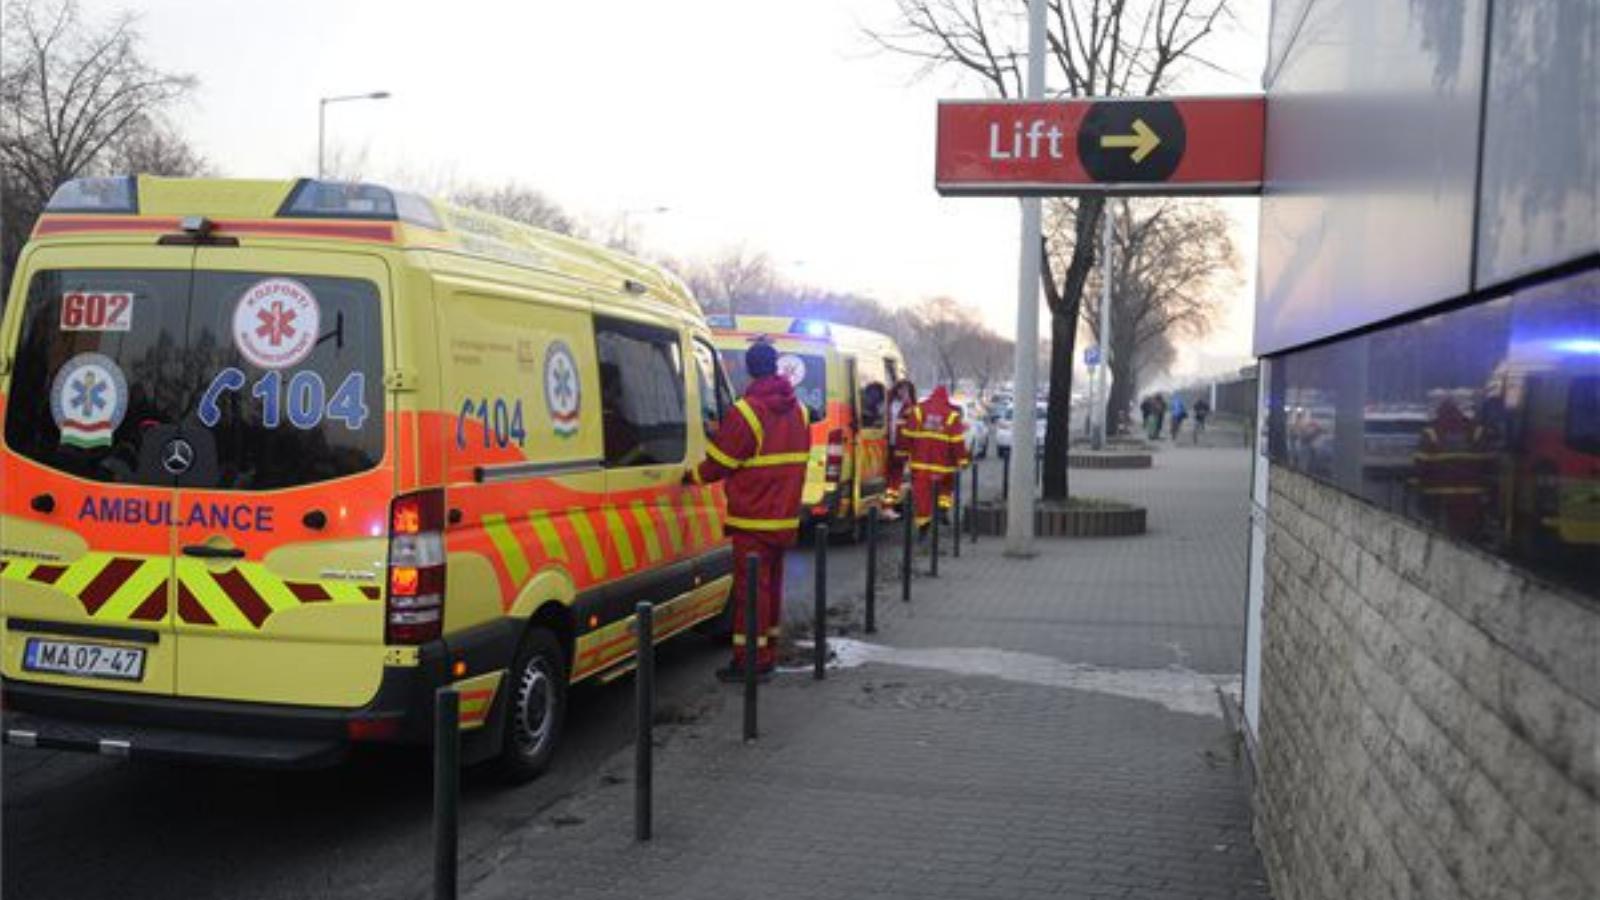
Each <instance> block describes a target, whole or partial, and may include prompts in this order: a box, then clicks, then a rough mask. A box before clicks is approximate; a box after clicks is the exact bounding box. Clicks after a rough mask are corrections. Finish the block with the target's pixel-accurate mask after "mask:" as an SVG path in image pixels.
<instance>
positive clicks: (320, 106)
mask: <svg viewBox="0 0 1600 900" xmlns="http://www.w3.org/2000/svg"><path fill="white" fill-rule="evenodd" d="M387 99H389V92H388V91H373V92H372V93H370V94H343V95H341V96H338V97H323V98H321V99H319V100H318V101H317V177H318V178H321V177H322V176H323V174H324V169H325V160H326V153H325V144H324V140H323V139H324V136H325V135H326V134H327V130H328V129H327V124H328V104H329V103H343V102H345V101H346V100H387Z"/></svg>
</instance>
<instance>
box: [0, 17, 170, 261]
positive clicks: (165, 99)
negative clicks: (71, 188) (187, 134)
mask: <svg viewBox="0 0 1600 900" xmlns="http://www.w3.org/2000/svg"><path fill="white" fill-rule="evenodd" d="M7 12H8V18H9V22H8V25H9V26H10V27H9V28H8V29H7V32H6V36H5V43H4V67H3V68H0V106H3V107H4V109H5V114H4V115H3V116H0V167H3V171H0V177H3V178H4V179H5V184H4V190H5V202H6V210H5V214H6V220H5V229H6V232H5V235H4V246H3V256H4V261H5V263H6V268H7V269H8V270H9V268H10V264H11V263H12V262H13V261H14V260H15V259H16V255H17V253H19V252H20V251H21V248H22V243H23V242H24V241H25V240H26V239H27V235H28V233H29V232H30V231H31V230H32V228H33V221H34V219H35V218H37V216H38V214H39V211H40V210H41V209H43V208H44V204H45V202H46V201H48V200H49V199H50V195H51V194H52V193H54V192H55V189H56V188H57V187H59V186H60V185H61V183H62V182H65V181H67V180H69V179H72V178H75V177H78V176H80V175H84V174H90V173H95V172H98V171H103V170H104V168H105V166H106V165H108V164H109V163H110V162H111V160H112V159H113V158H114V157H115V155H116V153H115V151H116V150H117V148H118V147H119V144H120V143H121V142H123V141H126V140H129V138H130V136H132V137H134V138H136V139H137V140H139V141H142V142H143V143H144V145H145V146H144V149H145V150H150V149H152V148H151V147H150V146H149V142H150V140H151V138H152V136H153V134H154V133H155V132H154V131H153V130H152V129H159V126H158V125H157V124H156V123H158V122H161V121H164V120H163V119H161V118H160V116H161V113H163V112H164V111H165V110H167V109H168V108H170V107H172V106H173V105H174V104H175V103H177V102H178V101H179V100H181V99H183V98H184V97H185V96H187V95H188V94H189V93H190V92H191V91H192V90H193V89H194V86H195V80H194V79H193V78H192V77H190V76H187V75H177V74H173V73H170V72H164V71H161V70H160V69H157V68H155V67H154V66H152V65H150V64H149V63H147V62H146V61H145V59H144V57H143V56H142V55H141V53H140V43H141V36H140V34H139V31H138V28H137V27H136V26H137V24H138V20H137V18H136V17H134V16H133V15H131V14H128V13H123V14H121V15H118V16H116V17H114V18H112V19H111V20H110V21H108V22H106V23H105V24H97V23H90V22H86V21H84V19H83V18H82V17H81V16H80V14H79V9H78V4H77V3H76V2H75V0H62V2H47V0H18V2H15V3H12V4H11V5H10V6H9V7H8V8H7ZM169 134H170V132H169ZM125 149H126V150H127V153H128V156H127V157H126V159H135V158H145V159H148V158H149V157H141V152H142V151H139V150H137V149H136V148H134V147H128V148H125ZM172 150H173V148H172V146H171V145H170V141H169V143H168V146H166V147H165V148H164V149H163V150H162V152H161V154H160V158H161V159H162V160H163V161H164V162H173V161H175V160H179V159H180V157H181V158H182V159H183V160H188V161H194V162H198V157H197V156H194V155H193V151H192V150H186V151H185V152H184V153H183V154H178V155H177V156H175V155H174V154H173V153H172Z"/></svg>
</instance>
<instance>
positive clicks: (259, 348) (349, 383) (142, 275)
mask: <svg viewBox="0 0 1600 900" xmlns="http://www.w3.org/2000/svg"><path fill="white" fill-rule="evenodd" d="M382 374H383V343H382V319H381V309H380V305H379V300H378V292H377V288H376V287H375V286H374V285H372V284H371V283H370V282H365V281H359V280H355V279H344V278H323V277H313V276H300V275H284V274H277V273H240V272H206V271H202V272H190V271H186V270H109V269H108V270H65V271H45V272H39V273H37V274H36V275H35V276H34V277H33V280H32V282H31V283H30V285H29V291H28V299H27V308H26V310H25V311H24V313H23V321H22V332H21V335H20V338H19V340H18V344H17V357H16V365H15V372H14V374H13V376H12V382H11V392H10V398H11V399H10V403H9V405H8V408H7V410H6V422H5V436H6V443H7V444H8V445H9V446H10V447H11V449H12V450H14V451H16V452H17V453H19V454H21V455H22V456H25V457H27V458H29V459H32V460H35V461H37V462H39V463H42V464H44V465H46V466H49V467H51V468H53V469H57V470H59V471H63V472H67V473H70V474H72V475H76V476H78V477H80V478H86V479H91V480H95V481H102V482H118V483H130V484H177V485H179V486H184V487H198V488H223V489H239V490H272V489H278V488H285V487H293V486H296V485H302V484H309V483H313V482H318V481H325V480H328V479H332V478H338V477H342V476H345V475H350V474H354V473H356V472H360V471H364V470H367V469H371V468H373V467H375V466H376V465H377V464H378V463H379V461H380V460H381V459H382V457H383V446H384V426H383V415H384V408H383V402H384V397H383V386H382ZM179 443H181V444H182V446H181V447H179V446H178V444H179ZM177 451H181V452H177Z"/></svg>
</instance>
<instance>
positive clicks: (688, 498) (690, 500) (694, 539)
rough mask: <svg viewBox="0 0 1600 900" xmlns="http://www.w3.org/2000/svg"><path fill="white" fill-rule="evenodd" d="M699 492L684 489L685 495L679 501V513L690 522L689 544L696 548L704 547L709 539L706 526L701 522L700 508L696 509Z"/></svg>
mask: <svg viewBox="0 0 1600 900" xmlns="http://www.w3.org/2000/svg"><path fill="white" fill-rule="evenodd" d="M697 493H698V492H697V491H684V492H683V497H682V498H681V499H680V500H679V501H678V502H679V504H680V506H679V509H678V513H679V515H681V516H683V520H684V521H685V522H688V523H689V546H691V547H696V548H698V547H704V546H705V545H706V541H707V540H708V538H707V537H706V532H705V527H704V526H702V525H701V524H700V516H699V515H698V510H696V509H695V506H696V504H697V503H698V502H699V501H698V500H696V499H695V497H696V494H697Z"/></svg>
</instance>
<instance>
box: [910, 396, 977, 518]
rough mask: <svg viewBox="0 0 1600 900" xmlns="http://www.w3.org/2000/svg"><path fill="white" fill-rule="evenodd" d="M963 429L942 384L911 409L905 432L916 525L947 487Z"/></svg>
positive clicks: (960, 452)
mask: <svg viewBox="0 0 1600 900" xmlns="http://www.w3.org/2000/svg"><path fill="white" fill-rule="evenodd" d="M964 431H965V426H964V425H962V424H961V413H960V412H959V411H957V410H956V408H955V405H954V404H952V403H951V402H950V395H949V394H948V393H946V392H945V389H944V385H942V384H941V385H937V386H935V387H934V389H933V393H931V394H929V395H928V398H927V399H926V400H923V401H922V402H921V403H918V404H917V406H916V408H915V409H914V410H912V412H911V427H910V428H908V429H907V430H906V432H905V433H906V436H907V437H909V438H911V466H910V467H911V494H912V503H914V504H915V506H916V524H917V527H918V528H922V527H923V526H925V525H927V524H928V523H929V522H930V521H932V520H933V508H934V497H935V495H936V494H938V493H942V492H943V491H945V490H946V489H947V486H948V485H950V484H951V479H953V478H954V477H955V474H956V472H957V471H958V470H959V468H960V466H961V465H962V460H963V459H964V458H965V457H966V437H965V435H964V433H963V432H964Z"/></svg>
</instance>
